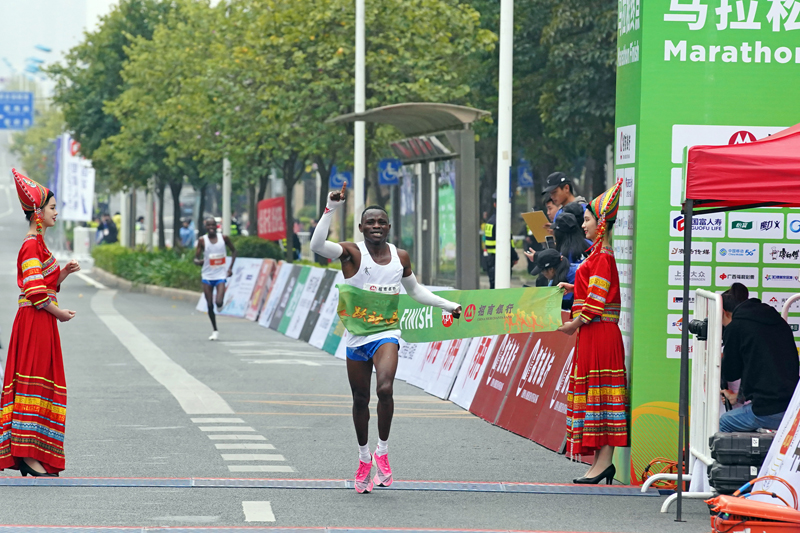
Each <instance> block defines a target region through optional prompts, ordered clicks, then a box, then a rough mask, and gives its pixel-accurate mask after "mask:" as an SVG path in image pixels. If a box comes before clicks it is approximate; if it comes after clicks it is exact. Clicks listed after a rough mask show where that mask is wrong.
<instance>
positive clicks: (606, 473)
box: [572, 465, 617, 485]
mask: <svg viewBox="0 0 800 533" xmlns="http://www.w3.org/2000/svg"><path fill="white" fill-rule="evenodd" d="M616 473H617V467H615V466H614V465H611V466H609V467H608V468H606V469H605V470H603V471H602V472H601V473H600V475H599V476H595V477H579V478H578V479H573V480H572V482H573V483H576V484H579V485H597V484H598V483H600V482H601V481H602V480H604V479H605V480H606V484H608V485H611V483H612V482H613V481H614V476H615V475H616Z"/></svg>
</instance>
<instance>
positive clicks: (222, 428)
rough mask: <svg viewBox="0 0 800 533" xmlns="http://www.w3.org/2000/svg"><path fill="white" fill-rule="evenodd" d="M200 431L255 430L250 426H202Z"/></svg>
mask: <svg viewBox="0 0 800 533" xmlns="http://www.w3.org/2000/svg"><path fill="white" fill-rule="evenodd" d="M200 431H244V432H248V431H255V429H253V428H251V427H250V426H200Z"/></svg>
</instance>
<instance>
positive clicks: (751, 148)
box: [678, 124, 800, 520]
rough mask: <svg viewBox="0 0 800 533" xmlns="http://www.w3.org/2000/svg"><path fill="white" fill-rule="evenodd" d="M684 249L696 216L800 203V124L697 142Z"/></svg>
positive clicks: (683, 425) (683, 412)
mask: <svg viewBox="0 0 800 533" xmlns="http://www.w3.org/2000/svg"><path fill="white" fill-rule="evenodd" d="M685 176H686V179H685V184H684V185H685V194H684V204H683V213H684V216H685V218H686V224H685V225H684V228H685V229H684V236H683V239H684V241H683V249H684V250H691V249H692V223H691V219H692V216H693V215H700V214H705V213H717V212H722V211H735V210H741V209H752V208H756V207H800V124H797V125H796V126H793V127H791V128H788V129H785V130H783V131H780V132H778V133H775V134H773V135H770V136H769V137H766V138H764V139H761V140H759V141H755V142H752V143H745V144H734V145H723V146H692V147H690V148H689V151H688V154H687V157H686V174H685ZM683 257H684V259H683V269H684V276H683V323H684V324H688V323H689V282H690V279H689V276H688V275H686V273H687V272H689V271H690V269H691V261H692V254H690V253H684V254H683ZM688 412H689V329H688V328H686V327H684V328H682V332H681V373H680V403H679V408H678V415H679V421H678V520H680V515H681V491H682V490H683V464H684V453H685V451H688V450H689V443H688V437H689V427H688V426H689V417H688Z"/></svg>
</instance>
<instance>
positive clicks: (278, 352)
mask: <svg viewBox="0 0 800 533" xmlns="http://www.w3.org/2000/svg"><path fill="white" fill-rule="evenodd" d="M229 351H230V352H231V354H233V355H251V356H252V355H276V356H277V355H280V356H287V355H288V356H297V355H300V356H303V357H330V355H328V354H325V355H320V353H319V352H308V351H304V350H229Z"/></svg>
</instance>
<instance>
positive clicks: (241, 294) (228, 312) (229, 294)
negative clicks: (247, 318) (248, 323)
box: [219, 257, 264, 318]
mask: <svg viewBox="0 0 800 533" xmlns="http://www.w3.org/2000/svg"><path fill="white" fill-rule="evenodd" d="M263 263H264V260H263V259H253V258H250V257H240V258H238V259H237V260H236V261H235V262H234V263H233V275H232V276H231V277H230V278H228V283H227V286H226V288H225V299H224V301H223V304H222V311H220V312H219V314H220V315H225V316H235V317H239V318H244V314H245V313H246V312H247V308H248V306H249V305H250V296H251V295H252V294H253V289H254V288H255V286H256V281H257V280H258V273H259V271H260V270H261V265H262V264H263Z"/></svg>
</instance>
